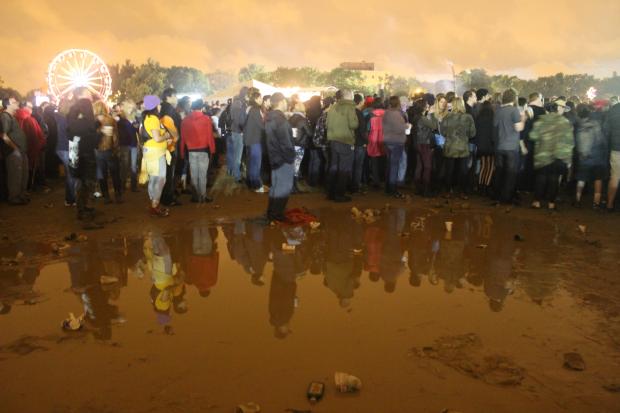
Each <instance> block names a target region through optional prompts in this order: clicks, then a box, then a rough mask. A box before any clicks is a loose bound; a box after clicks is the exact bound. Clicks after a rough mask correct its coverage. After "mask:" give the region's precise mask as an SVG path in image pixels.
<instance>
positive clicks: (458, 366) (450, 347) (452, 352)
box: [413, 333, 525, 386]
mask: <svg viewBox="0 0 620 413" xmlns="http://www.w3.org/2000/svg"><path fill="white" fill-rule="evenodd" d="M413 350H414V352H413V353H414V354H416V355H417V356H419V357H427V358H430V359H433V360H437V361H439V362H441V363H443V364H445V365H446V366H449V367H451V368H453V369H455V370H457V371H458V372H460V373H462V374H465V375H467V376H470V377H472V378H475V379H478V380H482V381H484V382H485V383H488V384H494V385H502V386H516V385H519V384H521V382H522V381H523V379H524V378H525V369H523V368H522V367H519V366H518V365H516V364H515V363H514V362H513V361H512V360H510V359H509V358H508V357H505V356H502V355H498V354H488V353H486V352H485V351H484V349H483V346H482V341H481V340H480V337H479V336H478V335H477V334H473V333H469V334H463V335H455V336H444V337H439V338H438V339H436V340H435V342H434V343H433V345H432V346H425V347H422V348H421V349H417V348H414V349H413Z"/></svg>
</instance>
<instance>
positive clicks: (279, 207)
mask: <svg viewBox="0 0 620 413" xmlns="http://www.w3.org/2000/svg"><path fill="white" fill-rule="evenodd" d="M271 107H272V110H271V111H270V112H269V113H268V114H267V118H266V121H265V132H266V135H267V151H268V153H269V163H270V164H271V188H270V189H269V205H268V207H267V219H269V220H270V221H284V220H286V218H285V216H284V211H285V209H286V203H287V202H288V197H289V195H290V194H291V190H292V189H293V178H294V176H295V166H294V162H295V146H294V144H293V133H292V131H291V125H290V124H289V123H288V120H287V119H286V116H284V111H285V110H286V109H287V102H286V99H285V98H284V95H283V94H282V93H279V92H278V93H274V94H273V96H271Z"/></svg>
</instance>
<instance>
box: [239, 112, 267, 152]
mask: <svg viewBox="0 0 620 413" xmlns="http://www.w3.org/2000/svg"><path fill="white" fill-rule="evenodd" d="M264 135H265V121H264V120H263V115H262V113H261V108H260V107H258V106H251V107H250V110H249V111H248V115H247V119H246V121H245V126H244V128H243V143H244V144H245V145H246V146H249V145H254V144H257V143H263V140H264Z"/></svg>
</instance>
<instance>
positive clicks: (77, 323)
mask: <svg viewBox="0 0 620 413" xmlns="http://www.w3.org/2000/svg"><path fill="white" fill-rule="evenodd" d="M61 326H62V329H63V330H67V331H77V330H80V329H81V328H82V327H83V326H84V314H82V315H81V316H79V317H77V318H76V317H75V315H73V313H69V317H68V318H65V319H64V320H62V324H61Z"/></svg>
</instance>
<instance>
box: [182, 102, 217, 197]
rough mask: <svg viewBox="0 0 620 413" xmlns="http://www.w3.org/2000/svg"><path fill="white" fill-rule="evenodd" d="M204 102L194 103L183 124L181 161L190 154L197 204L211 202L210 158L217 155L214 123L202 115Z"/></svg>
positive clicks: (190, 167) (190, 168)
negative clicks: (209, 182)
mask: <svg viewBox="0 0 620 413" xmlns="http://www.w3.org/2000/svg"><path fill="white" fill-rule="evenodd" d="M203 107H204V102H203V101H202V99H198V100H196V101H194V102H193V103H192V106H191V109H192V112H191V114H189V115H188V116H186V117H185V119H183V123H182V124H181V159H183V160H185V153H186V152H189V154H188V156H187V157H188V158H189V170H190V174H191V176H192V186H193V187H194V198H193V200H194V201H195V202H199V203H204V202H211V201H212V199H211V198H209V197H208V196H207V177H208V171H209V157H210V155H211V154H213V153H215V139H214V138H213V123H212V122H211V118H210V117H209V116H207V115H205V114H204V113H202V108H203Z"/></svg>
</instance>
